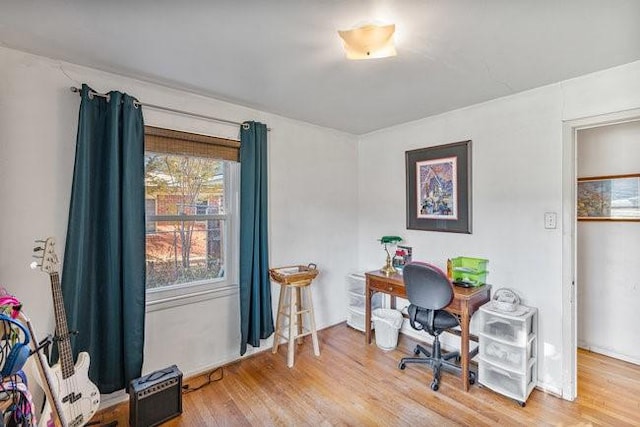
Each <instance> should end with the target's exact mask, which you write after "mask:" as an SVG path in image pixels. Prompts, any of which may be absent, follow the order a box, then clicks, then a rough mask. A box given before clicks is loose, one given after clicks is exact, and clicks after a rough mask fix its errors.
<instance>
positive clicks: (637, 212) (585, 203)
mask: <svg viewBox="0 0 640 427" xmlns="http://www.w3.org/2000/svg"><path fill="white" fill-rule="evenodd" d="M639 194H640V174H632V175H612V176H599V177H592V178H579V179H578V201H577V209H578V221H640V205H639V202H638V195H639Z"/></svg>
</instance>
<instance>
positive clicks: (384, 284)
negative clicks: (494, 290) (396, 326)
mask: <svg viewBox="0 0 640 427" xmlns="http://www.w3.org/2000/svg"><path fill="white" fill-rule="evenodd" d="M365 276H366V278H367V287H366V292H365V303H364V307H365V312H364V313H365V314H364V334H365V340H366V343H367V344H371V297H372V296H373V294H374V293H375V292H382V293H385V294H387V295H390V296H391V308H395V305H396V297H400V298H405V299H406V298H407V293H406V290H405V287H404V280H403V279H402V276H401V275H399V274H397V273H396V274H392V275H391V276H388V277H387V276H385V275H384V274H383V273H381V272H380V270H376V271H370V272H368V273H365ZM490 297H491V285H483V286H478V287H477V288H460V287H457V286H454V294H453V301H451V304H449V305H448V306H447V307H446V308H445V310H447V311H448V312H449V313H451V314H453V315H455V316H456V317H458V320H459V321H460V330H461V333H460V361H461V365H462V387H463V389H464V390H465V391H468V390H469V360H470V359H471V358H470V357H469V356H470V354H469V338H470V334H469V322H470V321H471V316H473V313H475V312H476V311H477V310H478V308H480V306H481V305H483V304H484V303H486V302H488V301H489V300H490Z"/></svg>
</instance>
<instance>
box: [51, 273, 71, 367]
mask: <svg viewBox="0 0 640 427" xmlns="http://www.w3.org/2000/svg"><path fill="white" fill-rule="evenodd" d="M49 276H50V278H51V292H52V293H53V310H54V313H55V318H56V337H57V340H58V352H59V353H60V366H61V367H62V377H63V378H69V377H70V376H72V375H73V373H74V366H73V354H72V353H71V337H70V336H69V327H68V326H67V315H66V314H65V310H64V301H63V299H62V287H61V286H60V277H59V276H58V273H57V272H53V273H50V274H49Z"/></svg>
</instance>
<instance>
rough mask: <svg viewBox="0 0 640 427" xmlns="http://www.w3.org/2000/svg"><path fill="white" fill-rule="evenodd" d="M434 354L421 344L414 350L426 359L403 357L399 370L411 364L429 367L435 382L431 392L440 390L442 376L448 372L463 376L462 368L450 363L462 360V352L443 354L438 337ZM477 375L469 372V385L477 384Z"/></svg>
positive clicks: (435, 341)
mask: <svg viewBox="0 0 640 427" xmlns="http://www.w3.org/2000/svg"><path fill="white" fill-rule="evenodd" d="M433 349H434V350H433V352H430V351H428V350H427V349H426V348H424V347H423V346H421V345H420V344H417V345H416V348H415V349H414V350H413V353H414V354H415V355H419V354H422V355H424V357H403V358H402V359H400V362H399V363H398V368H399V369H401V370H404V369H405V367H406V365H407V364H409V363H417V364H422V365H429V366H431V368H432V369H433V381H432V382H431V390H433V391H438V389H439V388H440V374H441V372H442V371H443V370H444V371H447V372H450V373H452V374H456V375H461V374H462V367H460V366H459V365H457V364H456V363H453V362H451V361H450V359H456V361H459V360H460V352H458V351H452V352H449V353H446V354H442V352H441V351H440V340H439V337H438V336H436V337H435V340H434V342H433ZM475 382H476V374H475V372H473V371H469V384H475Z"/></svg>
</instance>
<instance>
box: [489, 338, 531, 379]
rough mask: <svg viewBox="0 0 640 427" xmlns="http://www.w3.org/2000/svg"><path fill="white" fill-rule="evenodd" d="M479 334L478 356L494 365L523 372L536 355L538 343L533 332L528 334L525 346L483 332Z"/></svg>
mask: <svg viewBox="0 0 640 427" xmlns="http://www.w3.org/2000/svg"><path fill="white" fill-rule="evenodd" d="M480 336H481V337H482V338H481V339H480V340H479V341H480V343H479V344H480V358H482V359H483V360H486V361H487V362H490V363H492V364H494V365H497V366H501V367H503V368H507V369H512V370H515V371H518V372H524V371H525V370H526V369H527V365H528V363H529V360H530V359H531V358H533V357H536V351H537V348H538V343H537V339H536V336H535V335H534V334H530V335H529V339H528V340H527V344H526V345H525V346H520V345H513V344H511V343H509V342H506V341H503V340H501V339H499V338H495V337H493V336H490V335H487V334H485V333H480Z"/></svg>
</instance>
